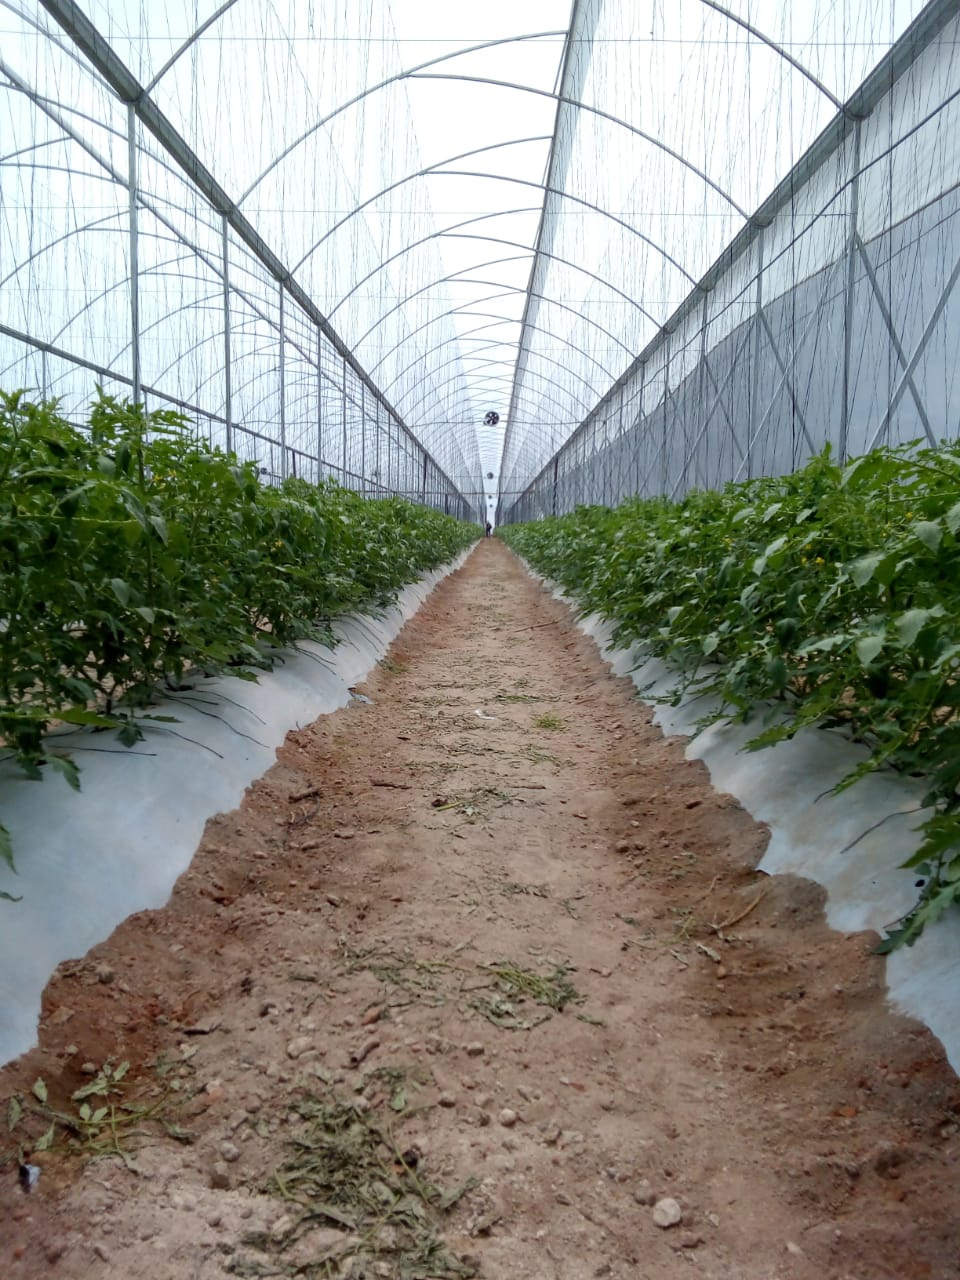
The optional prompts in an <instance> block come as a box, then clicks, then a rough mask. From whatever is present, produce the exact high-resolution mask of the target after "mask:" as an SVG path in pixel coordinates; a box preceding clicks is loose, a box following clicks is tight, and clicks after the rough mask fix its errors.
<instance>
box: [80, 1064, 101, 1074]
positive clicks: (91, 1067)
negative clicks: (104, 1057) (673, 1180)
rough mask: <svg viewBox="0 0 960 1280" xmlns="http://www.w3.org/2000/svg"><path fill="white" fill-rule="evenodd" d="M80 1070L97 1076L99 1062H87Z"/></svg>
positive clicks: (82, 1072)
mask: <svg viewBox="0 0 960 1280" xmlns="http://www.w3.org/2000/svg"><path fill="white" fill-rule="evenodd" d="M80 1072H81V1074H82V1075H85V1076H95V1075H96V1074H97V1064H96V1063H95V1062H85V1063H84V1064H83V1066H82V1067H81V1068H80Z"/></svg>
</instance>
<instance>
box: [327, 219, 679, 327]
mask: <svg viewBox="0 0 960 1280" xmlns="http://www.w3.org/2000/svg"><path fill="white" fill-rule="evenodd" d="M509 212H510V213H537V212H539V206H536V207H535V208H531V209H511V210H509ZM503 216H504V215H503V213H500V212H498V213H485V214H482V215H481V217H480V218H469V219H468V220H467V222H457V223H455V224H454V225H453V226H452V227H448V228H447V229H446V230H444V231H434V232H432V234H430V235H429V236H424V237H423V239H421V240H415V241H414V242H413V243H412V244H409V245H407V246H406V248H404V249H401V250H399V252H397V253H394V254H392V255H391V256H390V257H389V258H384V260H383V261H382V262H380V263H378V265H377V266H376V267H374V269H373V270H372V271H370V272H368V273H367V275H365V276H364V277H363V279H362V280H360V281H359V282H358V283H357V284H355V285H354V286H353V288H352V289H351V290H350V291H349V293H345V294H344V295H343V297H342V298H341V299H340V301H339V302H338V303H337V305H336V307H334V308H333V311H331V312H330V315H331V316H332V315H333V314H334V312H335V311H336V310H337V309H338V308H339V307H342V306H343V304H344V303H345V302H346V300H347V299H348V298H349V297H351V296H352V295H353V294H354V293H356V291H357V289H360V288H362V287H363V285H365V284H366V283H367V281H368V280H370V279H372V277H373V276H375V275H376V274H377V272H378V271H382V270H383V268H384V267H386V266H388V265H389V264H390V263H391V262H394V261H395V260H396V259H397V258H402V257H403V255H404V254H406V253H410V252H411V250H413V249H416V248H419V246H420V245H422V244H426V243H427V242H428V241H430V240H485V241H488V242H489V243H490V244H502V245H506V246H508V247H510V248H514V249H525V250H526V253H524V254H523V255H522V256H523V257H533V256H535V255H536V254H537V253H538V252H539V255H540V257H541V258H550V259H551V260H552V261H554V262H562V263H563V265H564V266H567V267H572V268H573V269H574V270H575V271H582V272H583V274H584V275H585V276H589V277H590V279H591V280H596V282H597V283H598V284H602V285H604V286H605V287H606V288H608V289H609V290H610V291H611V292H612V293H615V294H617V296H618V297H620V298H623V300H624V301H625V302H629V303H630V305H631V306H634V307H636V308H637V310H638V311H639V312H641V313H642V314H643V315H644V316H646V318H647V319H648V320H649V321H650V322H651V324H655V325H656V326H657V328H658V329H659V327H660V321H659V320H657V319H656V318H655V317H654V316H652V315H651V314H650V312H649V311H647V309H646V307H644V306H643V305H642V304H641V303H639V302H637V301H636V299H635V298H631V297H630V295H629V294H628V293H624V292H623V290H622V289H618V288H617V286H616V285H615V284H611V283H610V281H609V280H606V279H605V278H604V277H603V276H598V275H597V274H596V273H595V272H593V271H588V270H587V268H586V267H582V266H581V265H580V264H579V263H578V262H573V261H572V260H571V259H570V258H562V257H561V256H560V255H559V254H557V253H548V252H547V251H546V249H540V250H536V249H534V248H533V246H532V245H531V246H530V247H529V248H528V246H527V245H525V244H522V243H521V242H520V241H519V240H504V239H503V238H502V237H500V236H477V235H460V234H457V232H456V228H458V227H466V226H468V225H469V224H470V223H472V222H480V221H482V220H483V219H484V218H501V217H503ZM515 260H516V259H513V258H498V259H496V262H512V261H515ZM475 265H478V266H480V267H486V266H492V265H494V263H493V262H481V263H479V264H475ZM464 270H473V268H472V267H465V268H464Z"/></svg>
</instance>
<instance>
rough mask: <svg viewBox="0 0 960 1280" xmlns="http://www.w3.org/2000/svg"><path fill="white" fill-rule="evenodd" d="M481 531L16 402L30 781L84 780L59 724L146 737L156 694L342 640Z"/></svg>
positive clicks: (15, 510)
mask: <svg viewBox="0 0 960 1280" xmlns="http://www.w3.org/2000/svg"><path fill="white" fill-rule="evenodd" d="M476 536H477V528H476V527H475V526H473V525H468V524H465V523H463V522H461V521H458V520H455V519H453V518H452V517H450V516H446V515H443V514H442V513H439V512H436V511H433V510H431V509H429V508H426V507H421V506H418V505H416V504H414V503H411V502H407V501H404V500H402V499H399V498H386V499H367V498H363V497H362V496H360V495H359V494H356V493H354V492H352V491H350V490H347V489H342V488H340V487H339V486H337V485H336V484H333V483H327V484H323V485H321V486H314V485H310V484H307V483H306V482H304V481H302V480H294V479H292V480H288V481H286V482H285V483H284V484H283V485H281V486H280V487H279V488H271V487H268V486H266V485H262V484H261V483H260V481H259V475H258V470H257V467H256V466H255V464H253V463H240V462H238V461H237V459H236V458H235V457H234V456H232V455H228V454H226V453H223V452H221V451H219V450H217V449H211V448H210V447H209V446H208V445H207V444H206V443H204V442H202V441H200V440H199V439H198V438H197V437H196V436H195V435H194V434H193V431H192V429H191V427H190V424H189V423H188V422H187V421H186V420H185V419H184V418H183V417H182V416H180V415H178V414H175V413H171V412H167V411H158V412H154V413H151V414H149V415H145V414H144V412H143V410H142V409H141V408H140V407H139V406H134V405H131V404H129V403H125V402H121V401H118V400H116V399H114V398H112V397H110V396H107V395H105V394H103V392H100V393H99V394H98V397H97V399H96V401H95V403H94V404H93V406H92V409H91V413H90V420H89V424H88V427H87V428H86V429H83V430H81V429H78V428H76V427H74V426H72V425H71V424H70V423H68V422H67V421H66V420H65V419H64V418H63V417H62V416H61V415H60V414H59V413H58V411H57V406H56V404H55V403H34V402H32V401H31V400H29V399H28V397H27V396H26V395H25V393H23V392H15V393H12V394H0V737H2V739H3V742H4V744H5V746H6V748H7V750H8V752H9V753H11V754H12V755H13V756H14V758H15V759H16V761H17V762H18V763H19V765H20V766H21V767H22V768H23V769H24V770H25V771H26V772H27V774H28V775H29V776H31V777H34V778H37V777H41V776H42V770H43V769H44V768H46V769H55V770H59V771H60V772H62V773H64V774H65V775H66V777H67V780H68V781H69V782H70V783H71V784H72V785H77V782H78V778H77V771H76V768H75V766H74V765H73V763H72V761H71V760H70V759H69V758H67V757H66V756H64V755H62V754H58V753H57V752H56V751H55V750H54V749H53V748H52V747H51V744H50V739H49V738H48V737H47V730H48V728H49V726H50V724H51V723H52V722H60V723H67V724H74V725H88V726H91V727H92V728H98V729H107V728H113V729H116V730H118V731H119V734H120V737H121V740H122V741H123V742H124V743H125V744H127V745H130V744H131V743H133V742H136V741H137V740H138V739H139V738H140V737H141V736H142V733H143V730H144V726H145V725H146V724H148V723H149V712H148V708H149V706H150V704H151V702H152V701H153V700H154V698H155V696H156V692H157V690H158V688H160V687H162V686H163V685H167V686H169V687H172V688H176V687H177V686H178V685H179V684H180V682H181V681H182V680H183V679H184V678H185V676H186V674H187V673H188V672H191V673H194V674H196V673H203V674H219V673H229V674H234V675H239V676H243V677H246V678H254V675H255V672H256V671H257V670H258V669H260V670H262V669H266V668H269V667H270V666H271V665H272V663H273V661H274V658H275V656H276V655H277V653H278V651H279V650H280V649H282V648H283V647H286V646H289V645H295V644H296V643H297V642H298V641H300V640H304V639H308V638H309V639H313V640H318V641H320V642H322V643H324V644H328V645H332V644H333V635H332V631H331V623H332V621H333V619H334V618H336V617H337V616H338V615H340V614H343V613H346V612H374V611H377V610H379V609H382V608H384V607H385V606H387V605H388V604H389V603H390V602H391V601H392V600H393V599H394V598H395V596H396V593H397V591H398V590H399V589H400V588H401V587H402V586H403V585H405V584H406V583H408V582H411V581H413V580H414V579H416V578H417V577H419V576H420V575H421V574H422V573H423V572H425V571H426V570H428V569H432V568H435V567H437V566H438V565H440V564H442V563H444V562H445V561H447V560H449V559H450V558H451V557H452V556H454V555H455V554H456V553H457V552H458V551H459V550H461V549H462V548H463V547H465V546H467V545H468V544H469V543H470V542H471V541H472V540H473V539H474V538H475V537H476ZM0 857H2V858H3V859H4V860H5V861H6V862H8V863H9V864H10V865H12V854H11V850H10V843H9V837H8V836H7V833H6V832H5V831H4V830H3V828H2V827H0Z"/></svg>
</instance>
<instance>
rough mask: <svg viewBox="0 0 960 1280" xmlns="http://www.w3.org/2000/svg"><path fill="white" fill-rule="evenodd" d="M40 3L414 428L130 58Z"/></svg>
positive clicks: (65, 10) (69, 0)
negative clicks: (170, 117)
mask: <svg viewBox="0 0 960 1280" xmlns="http://www.w3.org/2000/svg"><path fill="white" fill-rule="evenodd" d="M40 3H41V4H42V5H43V7H44V9H46V11H47V12H48V13H49V14H50V15H51V17H52V18H53V19H54V20H55V21H56V22H57V23H58V24H59V26H60V27H61V29H62V30H63V31H64V32H65V33H66V34H67V36H68V37H69V38H70V39H71V40H72V41H73V43H74V45H75V46H76V47H77V48H79V49H80V50H81V51H82V53H83V54H84V55H85V56H86V58H87V59H88V60H89V62H90V63H91V64H92V65H93V67H94V68H95V70H96V71H97V72H98V73H99V74H100V76H101V78H102V80H103V82H104V83H105V84H106V85H107V86H108V87H109V88H110V89H111V90H112V91H113V92H114V93H115V94H116V96H117V98H118V99H119V100H120V101H121V102H122V103H124V105H126V106H128V107H132V108H133V110H134V112H135V113H136V115H137V117H138V118H139V120H140V121H141V123H142V124H143V125H144V126H145V127H146V128H147V129H148V130H149V131H150V132H151V133H152V134H153V136H154V137H155V138H156V139H157V141H158V142H159V143H160V145H161V146H162V147H163V149H164V150H165V151H166V152H167V154H168V155H169V156H171V157H172V159H173V160H174V161H175V163H176V164H177V165H178V166H179V167H180V168H181V169H182V170H183V171H184V172H185V173H186V175H187V177H188V179H189V180H190V182H191V183H192V185H193V186H194V187H195V188H196V189H197V190H198V191H199V192H200V194H201V195H203V196H204V197H205V198H206V200H207V201H208V203H209V204H210V205H211V206H212V207H213V209H214V211H215V212H217V213H220V214H221V215H223V216H224V217H225V218H226V219H227V220H228V221H229V223H230V226H231V227H232V228H233V231H234V233H235V234H236V235H237V236H238V237H239V238H240V240H242V241H243V242H244V243H245V244H246V245H247V247H248V248H249V249H251V250H252V251H253V253H254V255H255V256H256V257H258V258H259V259H260V261H261V262H262V263H263V265H264V266H265V267H266V268H267V270H268V272H269V273H270V274H271V275H272V276H273V277H274V279H275V280H276V281H277V282H278V283H279V284H280V285H281V287H282V288H283V289H285V290H286V292H287V293H288V294H289V295H290V297H291V298H292V299H293V301H295V302H296V303H297V305H298V306H299V307H300V309H301V310H302V311H303V312H304V313H305V314H306V315H307V316H308V317H309V319H310V320H311V321H312V322H313V323H314V324H315V325H316V326H317V327H318V328H319V329H320V330H321V331H322V332H323V334H324V336H325V337H326V339H327V340H328V342H329V343H330V345H331V346H332V347H333V348H334V349H335V350H336V351H337V352H338V354H340V355H341V356H342V357H343V359H344V360H345V361H346V362H347V363H348V364H349V365H350V366H351V368H352V369H353V372H354V374H355V375H356V377H357V378H359V380H360V381H361V382H362V383H363V384H364V385H365V386H366V387H367V389H368V390H369V391H370V393H371V396H372V397H373V399H374V401H375V402H376V403H381V402H382V404H383V408H384V409H385V410H386V411H387V413H388V414H392V415H393V417H394V418H395V419H396V420H397V423H398V426H399V428H400V430H401V431H403V432H405V433H407V434H409V428H407V427H406V425H405V424H404V423H403V422H402V420H401V419H400V416H399V414H398V413H397V412H396V410H395V409H394V408H393V406H392V405H390V404H389V403H387V402H386V400H384V399H383V396H382V393H381V392H380V390H379V388H377V387H376V386H375V384H374V383H373V381H372V380H371V379H370V376H369V374H368V373H367V371H366V370H365V369H364V368H363V367H362V366H361V365H360V363H359V362H358V361H357V360H356V357H355V356H354V355H353V353H352V351H350V349H349V348H348V347H347V346H346V344H345V343H344V342H343V340H342V339H341V338H340V336H339V334H338V333H337V332H336V330H334V328H333V326H332V325H330V323H329V321H328V320H327V319H326V317H325V316H324V315H323V314H322V313H321V312H320V311H319V310H318V309H317V307H316V306H315V305H314V303H313V301H312V299H311V298H310V297H309V295H308V294H307V293H306V292H305V291H304V290H303V289H302V288H301V287H300V285H299V284H298V283H297V282H296V281H295V280H294V279H293V276H292V273H291V272H290V271H289V270H288V269H287V268H286V267H285V266H284V265H283V263H282V262H281V261H280V260H279V258H277V257H276V255H275V254H274V253H273V251H272V250H271V249H270V248H269V247H268V246H267V244H266V242H265V241H264V240H263V239H262V237H261V236H260V235H259V233H258V232H257V231H256V230H255V229H254V227H253V226H252V225H251V223H250V222H249V220H248V219H247V218H246V217H245V216H244V215H243V214H242V213H241V211H240V209H239V207H238V205H237V203H236V202H235V201H233V200H231V198H230V197H229V196H228V194H227V192H226V191H225V190H224V189H223V187H221V186H220V184H219V183H218V182H217V180H216V179H215V178H214V176H213V174H212V173H211V172H210V171H209V170H208V169H207V168H206V166H205V165H204V164H203V162H202V161H201V160H200V158H199V156H198V155H197V154H196V152H195V151H194V150H193V149H192V148H191V147H190V146H189V145H188V144H187V143H186V142H185V140H184V139H183V137H182V136H181V135H180V134H179V133H178V132H177V131H176V130H175V129H174V128H173V126H172V125H171V124H170V122H169V121H168V120H167V118H166V116H164V114H163V113H162V112H161V111H160V110H159V108H158V107H157V105H156V103H155V102H154V101H153V99H152V98H151V97H150V96H149V94H148V93H146V91H145V89H144V87H143V86H142V85H141V84H140V82H139V81H138V80H137V78H136V77H135V76H134V75H133V74H132V72H131V71H130V69H129V68H128V67H127V66H126V64H125V63H124V62H123V61H122V60H121V59H120V58H119V57H118V56H117V55H116V53H115V52H114V50H113V49H112V47H111V46H110V44H109V43H108V42H107V41H106V40H105V39H104V38H103V36H102V35H101V34H100V32H99V31H98V30H97V29H96V27H95V26H94V25H93V23H91V22H90V20H89V19H88V18H87V17H86V15H85V14H84V13H82V11H81V10H80V9H79V8H78V7H77V5H76V4H75V3H73V0H40ZM58 123H60V124H61V127H62V128H64V129H68V128H69V126H67V125H66V123H65V122H64V121H62V120H58ZM70 132H71V136H73V137H74V138H75V140H76V141H77V142H78V144H79V145H80V146H81V147H83V149H84V150H87V151H88V152H89V151H90V148H89V146H88V145H87V144H85V142H84V140H83V139H82V138H79V137H77V136H76V135H75V134H74V133H73V132H72V131H70ZM94 158H95V159H97V160H98V163H100V158H99V157H97V156H95V157H94ZM104 167H105V168H107V169H108V170H109V169H111V167H112V166H109V165H106V164H105V165H104ZM155 216H157V217H158V218H160V220H161V221H163V219H162V217H161V216H160V215H159V214H156V213H155ZM168 229H169V230H171V231H173V232H174V234H176V228H174V227H169V226H168ZM194 247H195V249H196V251H197V253H198V255H199V256H201V257H202V256H203V254H202V251H201V250H200V249H199V248H198V247H196V246H194ZM441 470H442V469H441ZM447 481H448V483H449V485H450V488H451V489H454V488H455V486H454V485H453V483H452V482H451V481H449V478H448V477H447Z"/></svg>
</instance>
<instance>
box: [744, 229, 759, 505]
mask: <svg viewBox="0 0 960 1280" xmlns="http://www.w3.org/2000/svg"><path fill="white" fill-rule="evenodd" d="M756 306H757V312H756V315H755V316H754V318H753V359H752V360H751V369H750V407H749V411H748V412H749V422H748V425H747V479H748V480H752V479H753V445H754V441H755V440H756V438H757V435H758V434H759V432H755V431H754V429H753V424H754V422H755V421H756V420H757V419H758V418H759V417H760V335H761V329H762V325H761V324H760V316H761V315H762V313H763V237H762V236H761V237H760V238H759V239H758V240H757V302H756Z"/></svg>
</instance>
